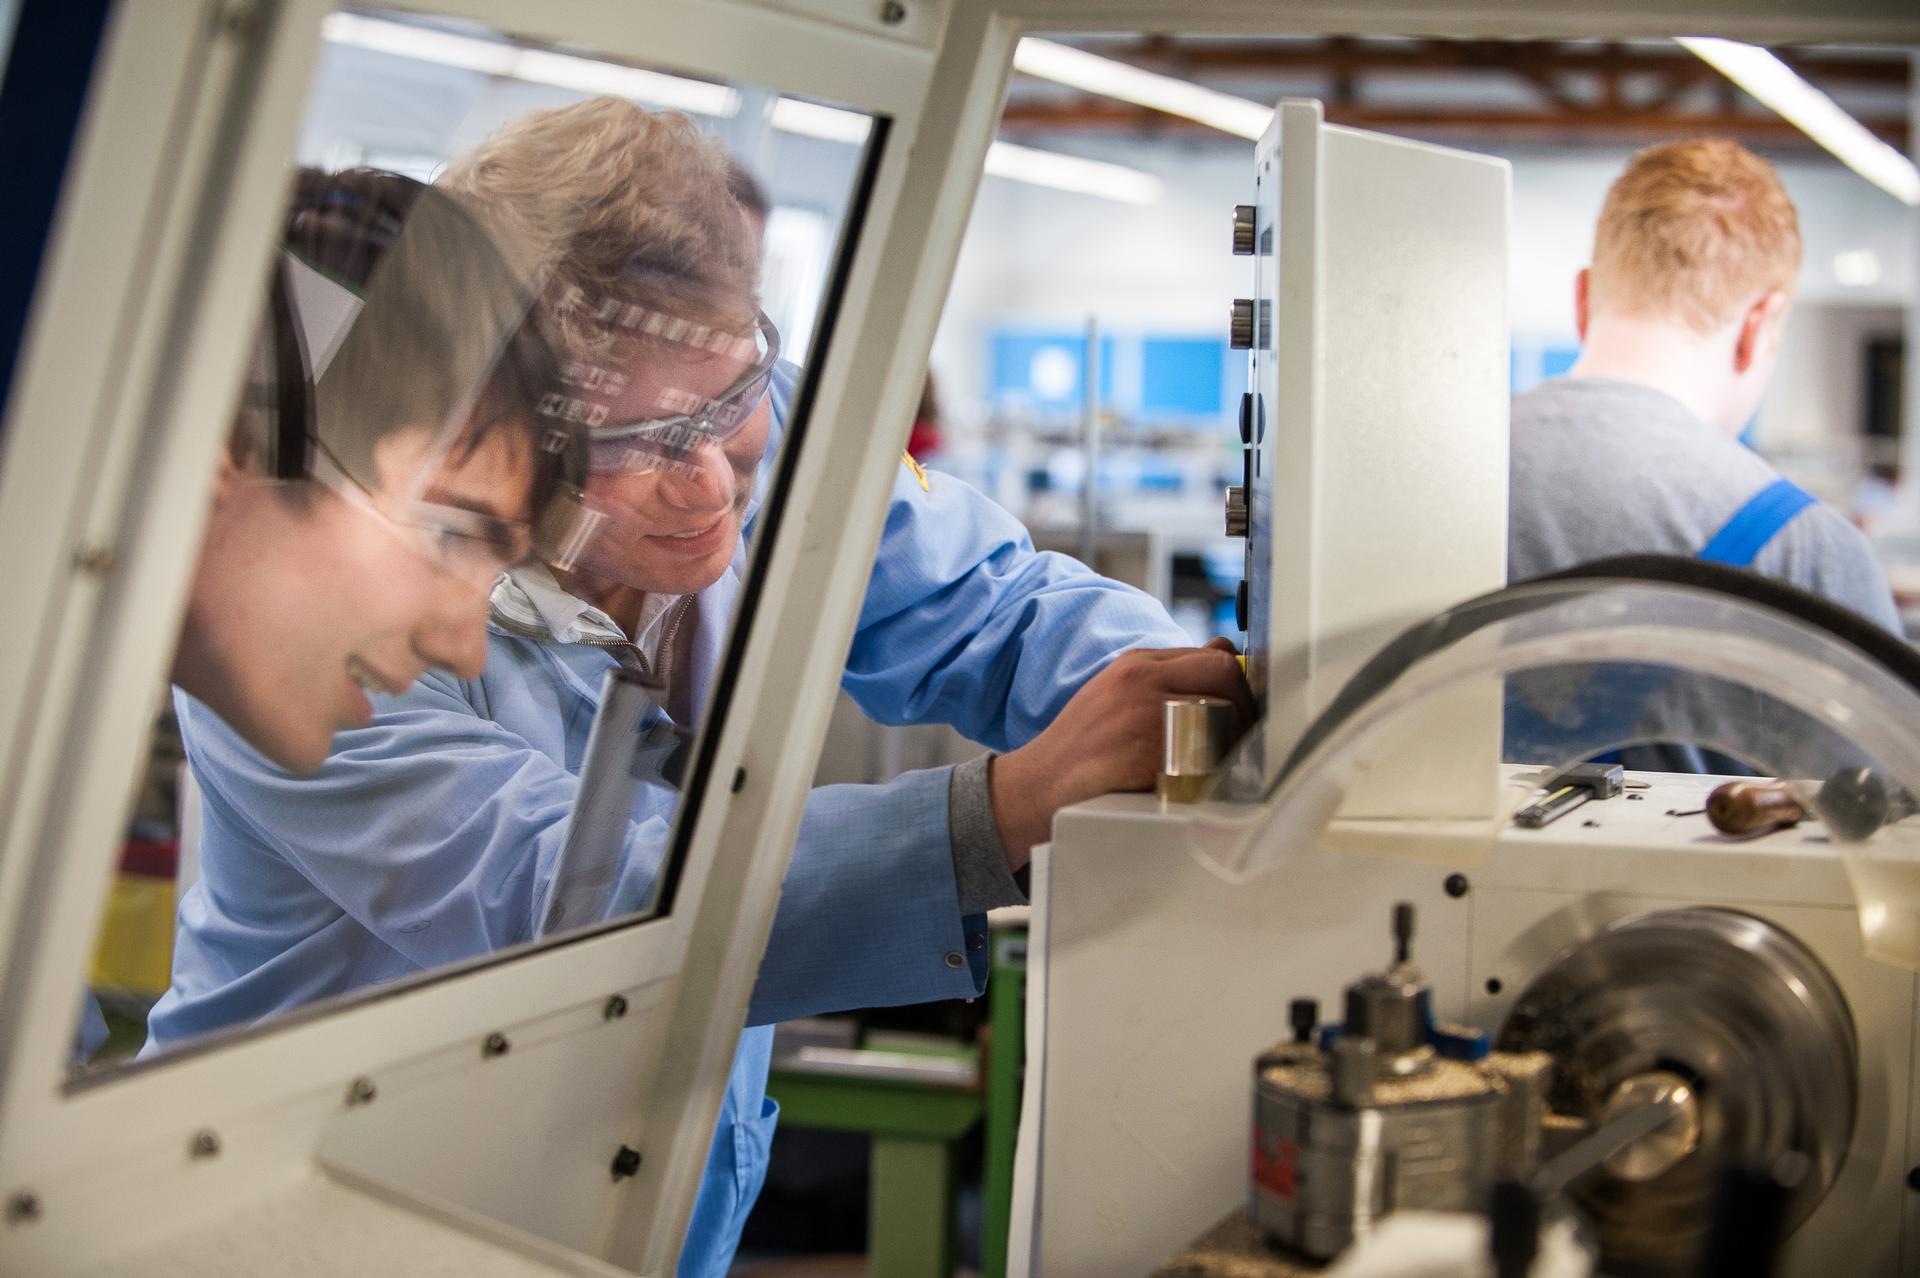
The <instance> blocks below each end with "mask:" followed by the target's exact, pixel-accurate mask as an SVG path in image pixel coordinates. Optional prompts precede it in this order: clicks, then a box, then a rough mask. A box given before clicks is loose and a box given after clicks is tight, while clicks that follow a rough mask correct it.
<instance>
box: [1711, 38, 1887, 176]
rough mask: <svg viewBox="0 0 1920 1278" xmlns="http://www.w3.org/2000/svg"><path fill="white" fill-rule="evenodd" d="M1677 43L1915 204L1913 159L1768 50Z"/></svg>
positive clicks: (1730, 44)
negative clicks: (1869, 130) (1870, 130)
mask: <svg viewBox="0 0 1920 1278" xmlns="http://www.w3.org/2000/svg"><path fill="white" fill-rule="evenodd" d="M1679 42H1680V44H1682V45H1684V46H1685V47H1686V48H1687V49H1689V50H1691V51H1692V52H1693V53H1695V54H1697V55H1698V56H1699V57H1700V58H1701V59H1702V60H1703V61H1705V62H1706V63H1708V64H1709V65H1710V66H1712V67H1713V68H1714V70H1716V71H1718V72H1720V74H1722V75H1724V76H1726V77H1727V79H1729V80H1731V81H1733V82H1734V83H1735V84H1737V85H1739V86H1740V87H1741V88H1743V89H1745V90H1746V91H1747V92H1748V93H1749V94H1751V95H1753V97H1754V98H1755V100H1757V101H1759V102H1760V103H1761V104H1763V105H1764V106H1767V107H1768V108H1770V109H1772V110H1773V111H1774V112H1775V113H1776V114H1778V115H1779V116H1780V117H1781V118H1783V119H1785V120H1786V121H1787V122H1788V123H1790V124H1792V125H1793V126H1794V127H1795V128H1797V129H1799V130H1800V131H1801V132H1802V133H1805V134H1806V135H1807V136H1808V137H1810V138H1812V139H1813V140H1814V141H1815V142H1818V143H1819V144H1820V145H1821V146H1823V147H1825V148H1826V149H1827V150H1829V151H1831V152H1833V154H1834V156H1835V157H1836V158H1838V159H1839V161H1840V162H1841V163H1842V164H1844V165H1846V166H1847V167H1848V168H1850V169H1852V170H1853V171H1854V172H1855V173H1858V174H1859V175H1860V176H1861V177H1863V178H1865V179H1866V180H1867V181H1869V182H1871V183H1873V184H1874V185H1875V186H1877V187H1879V188H1880V189H1881V190H1883V191H1885V192H1886V193H1887V194H1889V195H1891V196H1893V197H1894V198H1895V199H1896V200H1899V201H1900V202H1901V203H1903V204H1909V205H1914V206H1920V169H1916V168H1915V167H1914V164H1913V161H1912V160H1909V159H1908V158H1907V157H1906V156H1904V155H1902V154H1900V152H1898V151H1896V150H1894V149H1893V148H1892V147H1891V146H1888V145H1887V144H1886V143H1885V142H1882V141H1881V140H1880V139H1879V138H1877V137H1875V136H1873V134H1872V133H1870V132H1868V130H1867V127H1866V126H1865V125H1864V124H1861V123H1860V121H1858V120H1856V119H1854V118H1853V117H1852V116H1850V115H1848V114H1847V113H1846V112H1845V111H1843V110H1841V109H1840V107H1839V105H1838V104H1837V103H1835V102H1834V100H1833V99H1832V98H1830V97H1828V96H1827V95H1826V94H1824V93H1822V92H1820V90H1818V89H1816V88H1814V87H1813V86H1812V85H1811V84H1808V83H1807V82H1806V81H1805V80H1803V79H1801V78H1800V76H1799V74H1798V73H1797V72H1795V71H1794V69H1793V68H1792V67H1790V66H1788V65H1787V64H1786V63H1784V62H1782V61H1781V60H1780V59H1778V58H1776V57H1774V56H1773V54H1771V53H1769V52H1768V51H1767V50H1765V49H1762V48H1760V47H1759V46H1758V45H1752V44H1738V43H1736V42H1734V41H1732V40H1717V39H1713V38H1711V37H1708V36H1681V37H1679Z"/></svg>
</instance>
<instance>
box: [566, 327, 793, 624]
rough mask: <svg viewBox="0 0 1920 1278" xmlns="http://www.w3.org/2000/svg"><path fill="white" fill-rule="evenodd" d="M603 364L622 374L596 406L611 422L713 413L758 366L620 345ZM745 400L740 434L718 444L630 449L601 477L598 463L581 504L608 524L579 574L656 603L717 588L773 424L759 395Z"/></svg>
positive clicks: (648, 345)
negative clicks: (653, 597) (694, 407)
mask: <svg viewBox="0 0 1920 1278" xmlns="http://www.w3.org/2000/svg"><path fill="white" fill-rule="evenodd" d="M610 362H611V363H613V365H614V366H615V367H616V368H617V369H618V370H619V371H620V372H621V373H623V374H624V378H623V379H622V380H621V382H620V385H619V389H618V391H617V393H614V394H611V395H608V396H606V397H605V398H604V399H603V401H602V402H603V403H604V406H605V410H606V411H605V416H606V419H607V420H608V421H612V422H629V421H637V420H642V419H656V418H661V417H667V416H671V415H673V414H675V413H681V412H684V411H685V406H686V405H689V404H695V403H699V404H710V403H711V402H712V401H714V400H716V399H719V398H721V397H723V396H725V395H726V393H727V392H728V391H729V390H732V389H734V388H736V387H738V386H739V384H740V382H741V380H742V378H743V377H744V376H747V375H749V374H751V373H752V371H753V369H754V366H755V360H754V359H753V358H752V357H751V356H750V355H749V354H747V353H746V352H744V351H739V352H736V351H728V352H723V353H714V352H711V351H701V350H697V349H694V348H691V347H688V346H683V345H672V344H667V343H663V342H652V341H637V342H636V341H627V342H622V343H617V344H616V347H615V358H614V359H613V360H611V361H610ZM749 390H750V391H751V393H752V395H753V396H754V397H755V398H754V399H753V400H752V402H751V405H750V406H749V405H748V404H747V403H741V404H740V414H741V415H740V417H739V419H738V420H739V425H738V426H737V428H735V429H734V430H733V431H732V433H731V434H730V435H728V436H727V437H726V438H725V439H724V440H721V439H717V438H715V437H713V436H712V435H707V434H704V433H702V434H699V436H698V437H697V438H695V439H693V440H690V441H689V440H685V439H681V440H676V441H674V444H675V445H677V446H659V447H652V448H649V447H647V446H645V445H636V446H634V447H632V448H630V449H628V450H626V451H627V452H628V454H629V455H630V463H629V464H627V465H623V466H620V467H618V468H612V469H602V468H601V467H600V466H599V464H598V458H596V466H595V469H594V472H593V474H592V477H591V478H590V479H589V480H588V483H587V502H588V504H589V505H590V506H592V507H593V508H594V509H595V510H597V511H599V512H601V513H602V514H604V515H605V516H606V517H607V518H606V522H605V523H604V525H603V526H602V527H601V528H600V530H599V531H598V532H597V533H596V535H595V540H594V544H593V545H592V546H590V547H589V548H588V549H587V550H586V551H585V552H584V553H583V555H582V557H581V560H580V563H579V564H578V568H579V570H580V571H582V572H584V573H587V574H590V575H592V576H594V577H599V578H602V579H605V580H608V581H613V582H618V583H620V584H622V585H625V586H630V587H632V588H634V589H637V590H642V591H647V592H658V593H662V594H690V593H693V592H696V591H699V590H703V589H705V588H706V587H708V586H710V585H712V584H713V583H714V582H715V581H716V580H718V579H719V577H720V575H721V573H723V572H724V571H726V568H727V565H728V564H729V563H730V562H732V559H733V552H734V547H735V546H736V545H737V544H738V542H739V540H740V532H741V525H742V521H743V519H744V518H745V515H746V510H747V505H748V503H749V502H750V501H751V499H752V497H753V484H754V477H755V474H756V472H757V470H758V467H759V465H760V461H761V458H762V457H763V456H764V455H765V453H766V450H767V439H768V428H769V426H770V424H771V422H772V408H771V403H770V400H769V398H768V396H767V394H766V392H765V390H764V389H762V388H761V387H759V386H755V387H750V388H749ZM616 446H617V445H616ZM599 451H601V449H600V448H596V453H598V452H599Z"/></svg>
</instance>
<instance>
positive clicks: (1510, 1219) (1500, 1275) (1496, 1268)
mask: <svg viewBox="0 0 1920 1278" xmlns="http://www.w3.org/2000/svg"><path fill="white" fill-rule="evenodd" d="M1491 1216H1492V1220H1491V1221H1490V1222H1489V1223H1490V1224H1491V1226H1492V1228H1491V1229H1490V1230H1489V1232H1488V1238H1487V1243H1488V1247H1489V1248H1490V1250H1491V1254H1492V1259H1493V1272H1494V1274H1495V1276H1496V1278H1527V1275H1528V1274H1529V1273H1530V1272H1532V1270H1533V1261H1534V1257H1536V1256H1538V1255H1539V1254H1540V1199H1539V1197H1538V1196H1537V1195H1536V1194H1535V1193H1534V1192H1533V1191H1532V1190H1531V1189H1529V1188H1527V1186H1526V1185H1524V1184H1522V1183H1521V1182H1519V1181H1517V1180H1503V1181H1501V1182H1499V1183H1498V1184H1496V1185H1495V1186H1494V1187H1493V1211H1492V1213H1491Z"/></svg>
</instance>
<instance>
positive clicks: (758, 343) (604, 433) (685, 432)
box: [588, 307, 780, 472]
mask: <svg viewBox="0 0 1920 1278" xmlns="http://www.w3.org/2000/svg"><path fill="white" fill-rule="evenodd" d="M736 340H737V341H739V342H742V343H744V342H745V341H747V340H748V339H736ZM751 341H752V359H753V362H752V364H751V365H749V366H748V368H747V370H746V371H745V372H744V373H742V374H741V375H740V376H739V377H738V378H736V379H735V380H734V382H733V384H732V385H730V386H728V387H727V389H725V390H724V391H722V392H720V393H719V394H718V395H715V396H713V397H712V398H711V399H699V398H697V397H688V398H689V402H687V403H685V404H684V405H683V406H681V407H680V411H677V412H672V413H668V414H666V415H665V416H656V417H642V418H634V419H630V420H626V421H616V422H604V423H599V424H595V425H593V426H592V427H591V429H590V431H589V434H588V438H589V441H590V457H591V462H590V465H591V467H592V469H593V470H595V471H597V472H609V471H650V470H661V469H672V468H673V467H675V466H676V465H686V464H688V458H689V457H690V456H691V454H692V453H693V452H694V450H695V449H697V448H699V447H701V446H702V445H705V444H708V443H720V444H724V443H725V442H726V441H727V440H729V439H731V438H732V437H733V436H734V435H735V434H737V433H739V430H740V428H741V427H742V426H744V425H746V423H747V420H748V419H749V418H751V417H752V416H753V414H754V412H755V411H756V410H757V409H758V408H759V407H760V405H761V404H762V403H763V402H765V400H766V398H767V393H768V388H769V387H770V386H771V385H772V382H773V370H774V366H775V365H777V364H778V363H779V362H780V330H779V329H778V328H776V327H775V326H774V323H773V321H772V320H771V319H769V318H768V316H767V313H766V312H765V311H763V310H760V309H759V308H757V307H756V308H755V310H754V335H753V337H752V339H751Z"/></svg>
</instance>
